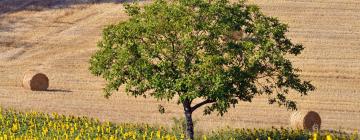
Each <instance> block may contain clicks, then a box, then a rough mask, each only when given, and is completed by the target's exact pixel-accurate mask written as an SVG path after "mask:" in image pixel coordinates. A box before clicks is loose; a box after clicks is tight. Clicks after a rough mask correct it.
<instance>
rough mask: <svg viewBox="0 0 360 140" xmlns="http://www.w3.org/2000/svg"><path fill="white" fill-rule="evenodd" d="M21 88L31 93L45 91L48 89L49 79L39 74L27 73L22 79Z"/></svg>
mask: <svg viewBox="0 0 360 140" xmlns="http://www.w3.org/2000/svg"><path fill="white" fill-rule="evenodd" d="M22 84H23V87H24V88H26V89H30V90H32V91H45V90H47V89H48V87H49V78H48V77H47V76H46V75H45V74H43V73H39V72H35V71H30V72H27V73H26V74H25V76H24V78H23V82H22Z"/></svg>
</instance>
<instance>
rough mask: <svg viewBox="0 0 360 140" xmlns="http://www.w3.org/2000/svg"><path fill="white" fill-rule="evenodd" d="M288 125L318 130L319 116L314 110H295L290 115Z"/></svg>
mask: <svg viewBox="0 0 360 140" xmlns="http://www.w3.org/2000/svg"><path fill="white" fill-rule="evenodd" d="M290 125H291V127H292V128H294V129H306V130H310V131H314V130H320V126H321V118H320V115H319V113H317V112H315V111H297V112H294V113H293V114H292V115H291V117H290Z"/></svg>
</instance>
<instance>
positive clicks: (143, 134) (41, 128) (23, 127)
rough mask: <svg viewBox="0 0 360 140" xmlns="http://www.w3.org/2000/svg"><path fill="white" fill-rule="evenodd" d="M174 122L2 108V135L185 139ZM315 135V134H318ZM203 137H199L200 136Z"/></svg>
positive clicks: (263, 138)
mask: <svg viewBox="0 0 360 140" xmlns="http://www.w3.org/2000/svg"><path fill="white" fill-rule="evenodd" d="M174 123H175V124H174V126H173V127H172V130H171V131H169V130H167V129H165V128H164V127H153V126H149V125H147V124H115V123H111V122H100V121H99V120H97V119H93V118H87V117H75V116H65V115H59V114H56V113H53V114H52V115H49V114H44V113H39V112H26V113H23V112H17V111H14V110H2V109H1V108H0V139H1V140H13V139H33V140H36V139H38V140H42V139H55V140H67V139H75V140H80V139H97V140H98V139H101V140H115V139H123V140H125V139H131V140H135V139H147V140H153V139H154V140H156V139H161V140H183V139H184V138H185V136H184V133H185V132H184V131H185V120H184V119H183V118H181V119H176V118H174ZM315 135H316V136H315ZM314 137H316V139H317V140H324V139H326V138H327V140H329V139H328V137H331V139H333V140H359V139H360V137H359V135H358V134H357V132H355V133H353V134H348V133H344V132H340V131H322V132H320V133H317V132H315V133H312V132H309V131H303V130H291V129H276V128H273V129H230V128H228V129H223V130H220V131H215V132H212V133H209V134H208V135H207V136H206V135H204V136H203V138H201V139H204V140H206V139H207V140H233V139H236V140H243V139H244V140H255V139H259V140H269V138H270V139H271V140H285V139H290V140H308V139H315V138H314ZM199 139H200V137H199Z"/></svg>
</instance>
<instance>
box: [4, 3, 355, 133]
mask: <svg viewBox="0 0 360 140" xmlns="http://www.w3.org/2000/svg"><path fill="white" fill-rule="evenodd" d="M45 1H47V0H43V1H41V2H39V0H16V1H14V0H0V106H3V107H6V108H14V109H17V110H24V111H28V110H35V111H41V112H58V113H61V114H71V115H78V116H80V115H86V116H91V117H96V118H100V119H101V120H109V121H114V122H139V123H142V122H143V123H150V124H160V125H170V124H172V120H171V118H172V117H182V116H183V110H182V107H181V106H180V105H177V104H176V103H175V102H165V101H161V102H159V101H156V100H154V99H150V98H147V99H143V98H137V99H135V98H134V97H128V96H126V94H125V93H124V92H123V91H122V90H120V91H119V92H118V93H116V94H114V95H113V96H111V97H110V99H105V98H104V97H103V93H102V88H103V86H104V81H103V80H102V79H100V78H99V77H95V76H93V75H91V74H90V72H89V70H88V67H89V63H88V61H89V58H90V56H91V55H92V54H93V53H94V52H95V51H96V43H97V41H98V40H99V39H100V37H101V32H102V29H103V28H104V27H105V26H106V25H108V24H111V23H116V22H117V21H121V20H126V17H127V16H126V14H125V13H124V12H123V9H124V8H123V6H122V5H121V3H119V2H116V1H109V0H108V1H99V2H96V3H94V2H81V3H80V2H72V1H71V0H66V1H65V2H64V1H62V0H52V1H50V0H48V1H49V2H45ZM73 1H75V0H73ZM19 3H21V4H19ZM249 3H255V4H258V5H259V6H260V7H261V8H262V10H263V11H264V12H265V13H266V14H269V15H272V16H276V17H279V19H280V20H281V21H283V22H285V23H287V24H288V25H289V26H290V33H289V34H288V35H289V36H290V37H291V38H292V39H293V41H294V42H297V43H302V44H303V45H304V46H305V47H306V48H305V50H304V52H303V54H301V55H300V56H298V57H296V58H293V59H292V60H293V61H294V64H295V65H296V66H297V67H298V68H301V69H302V70H303V71H302V73H301V74H302V76H303V77H304V78H305V79H307V80H311V81H313V84H314V85H315V86H316V87H317V89H316V91H314V92H312V93H311V94H310V95H309V96H306V97H299V96H293V98H294V99H296V100H297V101H298V103H299V104H298V108H299V109H300V110H313V111H316V112H318V113H319V114H320V116H321V128H322V129H336V130H339V129H340V130H345V131H354V130H359V129H360V102H359V100H360V24H359V23H360V1H358V0H311V1H305V0H276V1H267V0H249ZM29 69H35V70H37V71H39V72H42V73H46V75H47V76H48V78H49V81H50V85H49V88H48V91H30V90H27V89H24V88H23V87H22V79H23V76H24V74H25V72H26V71H27V70H29ZM159 104H162V105H164V106H165V107H166V111H165V114H160V113H159V112H158V108H157V107H158V105H159ZM291 113H292V112H291V111H287V110H286V109H285V108H279V107H277V106H276V105H268V104H267V98H265V97H256V99H255V100H254V101H253V102H252V103H240V104H239V105H238V106H237V107H236V108H235V109H231V110H230V112H229V113H227V114H225V115H224V117H217V116H216V114H213V115H211V116H202V112H201V111H198V112H195V120H197V124H198V125H199V126H201V127H197V128H196V129H200V130H212V129H216V128H219V127H226V126H230V127H240V128H242V127H245V128H254V127H256V128H270V127H272V126H275V127H281V126H283V127H288V126H289V125H290V122H289V118H290V115H291Z"/></svg>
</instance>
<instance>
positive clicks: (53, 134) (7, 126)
mask: <svg viewBox="0 0 360 140" xmlns="http://www.w3.org/2000/svg"><path fill="white" fill-rule="evenodd" d="M176 137H177V136H175V135H170V133H169V132H167V131H166V130H165V129H164V128H162V127H150V126H149V125H147V124H114V123H111V122H100V121H99V120H97V119H92V118H87V117H75V116H64V115H58V114H56V113H54V114H52V115H48V114H44V113H39V112H27V113H21V112H16V111H13V110H1V108H0V139H1V140H13V139H34V140H36V139H41V140H42V139H56V140H67V139H75V140H80V139H102V140H108V139H110V140H115V139H164V138H166V139H168V140H173V139H175V138H176ZM178 137H179V138H180V136H178Z"/></svg>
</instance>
